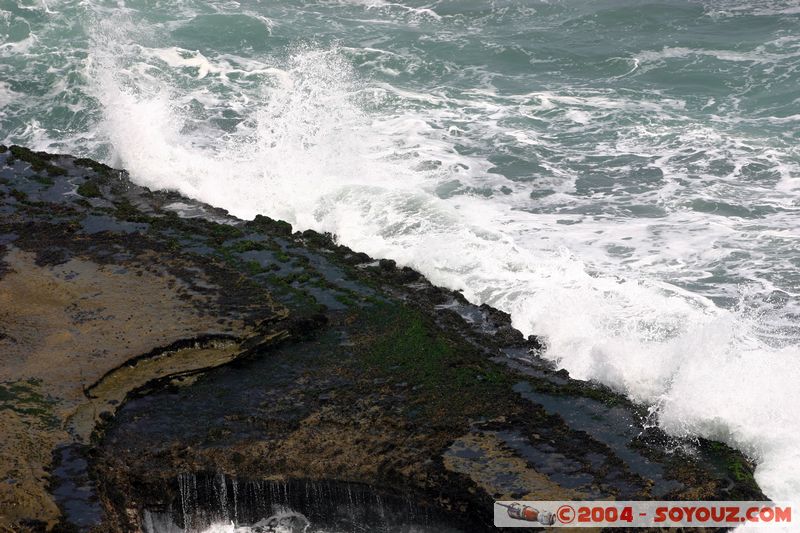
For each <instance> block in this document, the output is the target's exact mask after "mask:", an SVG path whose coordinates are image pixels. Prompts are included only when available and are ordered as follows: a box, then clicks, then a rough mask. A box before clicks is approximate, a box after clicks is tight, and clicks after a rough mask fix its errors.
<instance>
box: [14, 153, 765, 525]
mask: <svg viewBox="0 0 800 533" xmlns="http://www.w3.org/2000/svg"><path fill="white" fill-rule="evenodd" d="M0 302H1V303H2V305H0V358H2V365H0V408H2V410H3V413H4V415H5V416H4V417H3V419H2V422H0V424H2V426H3V427H2V431H0V439H2V446H0V509H2V512H0V530H2V529H3V528H6V529H8V530H10V531H19V530H45V529H47V528H50V527H53V526H56V527H58V528H61V529H62V530H69V528H72V530H73V531H84V530H90V529H94V530H96V531H141V530H143V529H146V528H149V529H151V530H153V528H154V527H155V526H154V525H153V524H154V523H156V522H157V523H159V524H162V526H159V527H162V529H160V530H163V531H166V530H167V529H163V528H165V527H167V526H166V525H164V524H171V525H170V526H169V527H173V526H174V527H184V526H191V527H194V528H197V527H201V525H202V524H203V523H208V522H210V521H212V520H215V519H219V520H235V521H238V522H241V523H245V522H246V523H255V522H258V520H261V519H265V518H267V517H266V516H260V515H261V514H265V513H266V512H267V509H271V506H272V505H289V506H292V507H293V508H295V510H296V511H299V512H301V513H304V514H305V515H306V516H307V517H311V518H312V519H315V520H316V521H317V523H319V521H324V520H325V516H333V515H336V516H338V514H337V513H338V512H339V511H336V509H338V510H341V509H345V508H346V509H350V511H349V512H350V513H351V515H352V516H351V518H352V520H351V521H356V522H358V521H360V522H362V523H366V522H369V520H370V518H368V517H366V516H364V515H363V513H364V512H366V511H364V510H369V509H373V510H374V509H378V508H381V509H383V512H384V515H385V516H390V517H394V518H392V519H391V520H390V519H388V518H387V519H385V520H384V522H380V521H378V525H377V526H374V528H377V529H380V527H382V526H380V524H381V523H383V524H384V525H386V524H389V523H390V522H391V521H392V520H394V522H397V517H398V516H403V513H404V511H403V509H412V510H413V513H411V514H410V515H409V516H411V515H413V516H414V520H415V522H414V523H421V524H422V525H425V524H428V525H429V526H430V527H432V528H433V529H431V530H440V529H442V528H444V527H445V525H447V527H451V528H454V529H456V530H461V531H483V530H489V529H493V527H492V501H493V500H494V499H540V500H548V499H551V500H554V499H567V498H569V499H572V498H576V499H581V498H586V499H611V498H617V499H650V498H660V499H722V500H733V499H762V498H763V494H762V493H761V491H760V490H759V488H758V487H757V486H756V484H755V482H754V481H753V478H752V464H751V463H750V462H748V461H747V459H746V458H744V457H743V456H742V455H741V454H739V453H738V452H735V451H733V450H731V449H729V448H727V447H726V446H724V445H721V444H719V443H713V442H706V441H702V440H700V441H693V442H686V441H681V440H676V439H671V438H669V437H667V436H666V435H664V434H662V433H661V432H660V431H659V430H657V429H656V428H654V427H652V424H649V423H648V422H649V421H648V420H647V412H646V411H644V410H643V409H641V408H640V407H638V406H636V405H633V404H631V403H630V402H628V401H627V400H626V399H625V398H623V397H621V396H619V395H617V394H615V393H613V392H612V391H610V390H608V389H606V388H604V387H600V386H597V385H594V384H591V383H585V382H579V381H575V380H572V379H570V378H569V376H568V375H567V374H566V372H564V371H556V370H555V369H554V368H552V366H551V365H550V364H549V363H548V362H546V361H544V360H542V359H540V358H539V357H538V356H537V353H538V351H539V350H540V349H541V348H542V341H541V340H540V339H536V338H529V339H525V338H523V336H522V335H521V334H520V333H519V332H518V331H516V330H514V329H513V328H512V327H511V323H510V319H509V317H508V315H506V314H505V313H502V312H500V311H497V310H495V309H492V308H490V307H488V306H480V307H478V306H474V305H471V304H469V303H468V302H467V301H466V300H465V299H464V298H463V297H462V296H461V295H460V294H459V293H456V292H451V291H447V290H443V289H440V288H437V287H434V286H432V285H431V284H430V283H429V282H428V281H427V280H425V279H424V278H423V277H422V276H420V275H419V274H418V273H417V272H415V271H413V270H411V269H408V268H401V267H398V266H397V265H396V264H395V263H394V262H393V261H391V260H380V261H377V260H374V259H372V258H370V257H368V256H366V255H365V254H362V253H358V252H354V251H352V250H349V249H347V248H345V247H343V246H339V245H338V244H337V243H336V242H335V239H334V238H333V237H332V236H330V235H321V234H318V233H314V232H311V231H306V232H293V231H292V228H291V227H290V226H289V225H288V224H286V223H284V222H279V221H273V220H271V219H268V218H266V217H262V216H259V217H256V219H255V220H252V221H241V220H237V219H235V218H233V217H230V216H228V215H227V213H225V212H224V211H221V210H219V209H215V208H212V207H209V206H206V205H203V204H199V203H197V202H194V201H192V200H189V199H187V198H184V197H181V196H179V195H177V194H176V193H170V192H152V191H149V190H147V189H145V188H142V187H138V186H136V185H133V184H132V183H131V182H130V181H129V180H128V177H127V175H126V174H125V173H124V172H120V171H116V170H113V169H110V168H108V167H106V166H105V165H102V164H99V163H96V162H93V161H90V160H85V159H74V158H72V157H68V156H51V155H48V154H37V153H33V152H30V151H27V150H25V149H22V148H18V147H13V148H11V149H6V148H2V149H0ZM28 465H30V466H28ZM215 479H221V480H222V481H217V482H216V483H217V485H216V486H217V489H216V490H211V489H208V490H206V489H203V488H202V487H204V486H211V487H214V482H213V481H212V482H211V485H208V483H209V481H208V480H215ZM191 480H194V481H193V482H192V481H191ZM198 480H200V485H199V486H200V489H198V488H196V487H197V486H198V485H197V483H198ZM204 484H205V485H204ZM192 487H194V488H192ZM242 487H249V488H247V489H242ZM254 487H260V488H259V489H256V488H254ZM276 487H281V490H284V489H285V491H286V492H285V493H280V494H279V491H278V492H276V491H277V489H276ZM319 487H323V488H324V487H327V489H324V490H328V491H329V492H328V494H329V496H328V497H327V501H328V503H327V504H325V505H329V506H331V505H332V506H333V507H331V509H334V508H335V509H334V510H330V509H328V510H325V509H327V508H325V507H324V505H323V504H322V503H321V502H322V501H324V500H325V498H311V497H310V496H307V495H306V496H304V494H305V492H304V491H311V492H313V491H314V490H317V489H318V488H319ZM189 488H191V490H189ZM241 490H244V491H245V492H247V491H248V490H249V491H250V492H251V494H250V495H249V496H244V494H245V492H241ZM259 490H260V491H261V493H259V494H262V496H261V497H260V498H261V499H260V500H258V501H259V502H260V503H258V504H256V503H253V504H252V505H251V504H248V503H245V502H248V501H251V500H252V498H256V496H254V494H256V493H258V491H259ZM320 490H323V489H320ZM214 494H216V495H217V496H213V495H214ZM266 494H270V497H269V498H267V497H266V496H265V495H266ZM309 494H310V492H309ZM320 494H323V493H320ZM353 494H357V495H358V497H357V498H356V500H357V501H356V502H355V503H353V502H352V501H350V502H348V501H347V500H348V498H351V499H352V497H353ZM348 495H349V496H348ZM240 496H241V498H240ZM248 498H250V499H248ZM359 498H360V500H359ZM252 501H254V502H255V501H256V500H252ZM377 501H380V502H385V505H383V504H381V505H378V504H377V503H375V502H377ZM358 502H361V503H358ZM340 504H341V505H340ZM259 506H260V507H259ZM409 512H410V511H409ZM359 513H361V514H359ZM382 516H383V515H382ZM337 520H339V521H338V522H336V524H338V526H337V527H340V528H342V527H344V528H346V526H345V525H342V524H344V523H345V522H346V521H345V522H342V520H343V519H339V518H337ZM154 521H155V522H154ZM386 528H387V529H388V525H387V526H386ZM156 529H158V528H156Z"/></svg>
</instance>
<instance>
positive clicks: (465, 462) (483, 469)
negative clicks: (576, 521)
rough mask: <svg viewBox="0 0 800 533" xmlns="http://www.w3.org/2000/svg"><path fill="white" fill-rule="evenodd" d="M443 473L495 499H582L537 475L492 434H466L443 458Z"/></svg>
mask: <svg viewBox="0 0 800 533" xmlns="http://www.w3.org/2000/svg"><path fill="white" fill-rule="evenodd" d="M443 462H444V466H445V468H446V469H447V470H450V471H452V472H458V473H460V474H463V475H466V476H467V477H469V478H470V479H471V480H472V481H473V482H474V483H475V484H476V485H477V486H479V487H481V488H483V489H484V490H485V491H486V493H487V494H490V495H492V496H493V497H494V498H496V499H498V500H557V499H561V500H573V499H581V497H582V496H583V497H585V495H582V494H581V493H580V492H578V491H575V490H570V489H567V488H565V487H563V486H561V485H559V484H558V483H555V482H553V481H551V480H550V479H549V477H548V476H547V475H546V474H542V473H540V472H537V471H536V470H534V469H533V468H531V467H530V466H529V465H528V462H527V461H526V460H525V459H523V458H521V457H519V456H517V455H516V454H515V453H514V452H513V451H512V450H509V449H508V448H507V447H506V446H505V445H504V443H503V441H502V440H501V439H500V438H498V437H497V436H496V435H495V434H494V433H492V432H473V433H468V434H466V435H464V436H462V437H461V438H459V439H457V440H456V441H455V442H453V444H452V445H451V446H450V448H449V449H448V450H447V451H446V452H445V453H444V456H443Z"/></svg>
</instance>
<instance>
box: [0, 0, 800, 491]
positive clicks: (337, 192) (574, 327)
mask: <svg viewBox="0 0 800 533" xmlns="http://www.w3.org/2000/svg"><path fill="white" fill-rule="evenodd" d="M0 140H2V141H3V142H5V143H6V144H9V143H18V144H25V145H29V146H33V147H35V148H38V149H46V150H50V151H61V152H69V153H73V154H80V155H87V156H93V157H96V158H99V159H102V160H104V161H106V162H108V163H110V164H112V165H115V166H118V167H124V168H127V169H129V170H130V172H131V174H132V177H133V179H134V180H135V181H137V182H138V183H141V184H144V185H147V186H149V187H152V188H168V189H175V190H178V191H180V192H182V193H184V194H186V195H189V196H191V197H194V198H198V199H200V200H203V201H205V202H208V203H210V204H213V205H217V206H220V207H224V208H226V209H228V210H229V211H231V212H232V213H233V214H235V215H237V216H240V217H244V218H249V217H253V216H255V215H256V214H259V213H263V214H266V215H269V216H271V217H274V218H281V219H284V220H287V221H289V222H291V223H292V224H293V225H294V226H295V227H296V228H298V229H306V228H311V229H315V230H320V231H330V232H333V233H335V234H336V235H337V236H338V239H339V240H340V242H342V243H343V244H346V245H348V246H350V247H352V248H354V249H356V250H359V251H364V252H367V253H369V254H371V255H373V256H377V257H390V258H393V259H396V260H397V261H398V262H399V263H402V264H406V265H411V266H413V267H415V268H417V269H419V270H420V271H421V272H423V273H424V274H426V275H427V276H428V277H429V278H430V279H431V280H432V281H434V282H435V283H437V284H440V285H444V286H447V287H450V288H453V289H461V290H463V291H464V294H465V296H467V298H469V299H470V300H472V301H474V302H477V303H483V302H486V303H489V304H491V305H494V306H496V307H498V308H501V309H503V310H505V311H508V312H510V313H511V314H512V316H513V320H514V323H515V325H516V326H517V327H518V328H519V329H520V330H522V331H523V332H524V333H526V334H537V335H540V336H542V337H544V338H545V339H546V342H547V346H548V348H547V351H546V354H545V356H546V357H548V358H550V359H552V360H554V361H555V362H557V364H558V365H560V366H561V367H563V368H566V369H567V370H568V371H569V372H570V374H571V375H573V376H575V377H578V378H581V379H587V380H596V381H599V382H602V383H606V384H608V385H610V386H612V387H614V388H616V389H618V390H620V391H622V392H624V393H625V394H627V395H628V396H630V397H631V398H633V399H634V400H636V401H638V402H641V403H642V404H645V405H647V406H649V407H650V412H651V417H652V423H653V424H658V425H659V426H661V427H662V428H664V429H665V430H666V431H667V432H669V433H671V434H675V435H682V436H689V437H697V436H702V437H708V438H712V439H718V440H721V441H724V442H727V443H729V444H731V445H732V446H734V447H736V448H738V449H740V450H743V451H744V452H745V453H747V454H748V455H749V456H751V457H752V458H753V459H754V460H755V461H756V462H757V464H758V468H757V480H758V482H759V483H760V485H761V486H762V488H763V489H764V491H765V492H766V493H767V495H768V496H770V497H771V498H773V499H776V500H793V499H800V468H799V467H798V466H797V465H798V464H800V249H799V248H800V246H799V245H800V4H798V3H797V1H795V0H725V1H722V0H696V1H688V0H671V1H655V2H653V1H651V2H644V1H635V0H593V1H591V0H564V1H557V0H550V1H534V0H517V1H512V0H495V1H486V0H482V1H479V0H430V1H428V2H423V1H416V0H398V1H388V0H302V1H301V0H281V1H277V0H241V1H236V0H202V1H201V0H147V1H145V0H116V1H109V0H0Z"/></svg>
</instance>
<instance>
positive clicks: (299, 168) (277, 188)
mask: <svg viewBox="0 0 800 533" xmlns="http://www.w3.org/2000/svg"><path fill="white" fill-rule="evenodd" d="M100 39H102V35H101V36H100ZM125 53H128V54H130V52H129V51H125ZM133 53H134V57H133V59H132V60H131V59H130V56H128V58H129V59H128V60H126V62H123V63H120V61H119V56H120V55H124V54H118V53H116V52H115V51H114V47H113V46H108V44H107V43H100V44H97V45H96V46H95V49H94V51H93V61H94V63H93V69H94V70H93V73H92V77H91V79H92V80H93V82H94V83H95V85H94V94H95V97H96V98H97V99H98V100H99V101H100V102H101V104H102V105H103V107H104V109H105V122H104V125H103V133H104V134H105V135H106V136H107V137H108V139H109V141H110V143H111V145H113V148H114V154H115V157H116V163H117V164H118V165H120V166H123V167H125V168H128V169H129V170H130V171H131V173H132V177H133V179H134V180H136V181H138V182H139V183H141V184H144V185H147V186H149V187H153V188H166V189H176V190H178V191H180V192H182V193H184V194H186V195H188V196H191V197H194V198H197V199H199V200H202V201H204V202H208V203H210V204H213V205H217V206H221V207H224V208H226V209H228V210H229V211H231V212H232V213H233V214H235V215H237V216H240V217H243V218H250V217H253V216H254V215H256V214H258V213H264V214H267V215H269V216H272V217H276V218H281V219H284V220H288V221H289V222H291V223H292V224H293V225H294V226H295V227H297V228H298V229H306V228H311V229H315V230H318V231H329V232H332V233H335V234H336V235H337V236H338V238H339V239H340V240H341V242H343V243H344V244H346V245H348V246H351V247H353V248H354V249H357V250H359V251H364V252H367V253H369V254H370V255H373V256H378V257H392V258H394V259H396V260H398V261H399V262H401V263H403V264H408V265H411V266H414V267H415V268H417V269H419V270H420V271H421V272H423V273H424V274H426V275H427V276H428V277H429V278H430V279H431V280H432V281H433V282H434V283H437V284H441V285H444V286H447V287H449V288H453V289H461V290H463V291H464V294H465V295H466V296H467V297H468V298H469V299H470V300H472V301H474V302H477V303H483V302H487V303H490V304H492V305H495V306H497V307H499V308H501V309H503V310H505V311H508V312H510V313H511V314H512V317H513V320H514V324H515V326H516V327H518V328H519V329H520V330H521V331H523V333H525V334H532V333H535V334H539V335H543V336H544V337H545V338H546V340H547V343H548V346H549V348H548V351H547V354H546V355H547V357H550V358H552V359H553V360H555V361H557V362H558V364H560V365H561V366H563V367H564V368H566V369H568V370H569V371H570V373H571V374H572V375H574V376H575V377H578V378H581V379H596V380H598V381H602V382H604V383H607V384H609V385H611V386H613V387H615V388H616V389H618V390H620V391H622V392H624V393H625V394H627V395H628V396H630V397H631V398H633V399H634V400H636V401H639V402H642V403H645V404H647V405H650V406H652V412H653V416H654V419H655V420H657V422H658V423H659V424H660V425H661V426H662V427H663V428H664V429H665V430H667V431H668V432H670V433H672V434H676V435H685V436H690V437H692V436H702V437H707V438H712V439H718V440H722V441H724V442H727V443H729V444H731V445H733V446H736V447H738V448H739V449H742V450H744V451H745V452H746V453H748V454H750V455H751V456H752V457H753V458H755V459H756V460H757V462H758V465H759V466H758V471H757V480H758V482H759V484H760V485H761V486H762V488H763V489H764V490H765V491H766V493H767V494H768V495H769V496H770V497H772V498H773V499H777V500H791V499H798V497H800V471H798V470H797V468H796V465H797V464H798V461H799V460H800V433H798V431H799V430H798V428H800V399H799V398H798V395H797V394H796V390H797V383H800V350H799V349H798V348H797V346H796V345H783V346H770V345H768V344H767V343H765V342H764V341H763V340H762V339H761V337H760V335H759V328H761V327H763V320H762V319H761V318H759V316H757V315H755V316H754V315H753V314H751V313H749V312H747V311H746V310H744V309H743V310H740V311H737V310H735V309H734V310H726V309H722V308H719V307H717V306H715V305H714V304H713V303H712V302H711V301H710V300H708V299H707V298H704V297H702V296H700V295H697V294H693V293H690V292H688V291H684V290H681V289H679V288H677V287H675V286H672V285H669V284H666V283H662V282H658V281H654V280H649V279H646V278H643V277H639V276H637V275H636V274H634V273H632V274H630V275H629V276H627V277H626V278H619V277H616V276H613V275H609V274H602V273H596V272H593V271H592V270H593V269H592V265H588V266H587V265H585V264H584V263H583V262H582V261H581V259H580V257H576V256H574V255H573V254H572V253H571V252H570V251H569V250H566V249H560V248H559V247H558V246H553V245H550V244H549V243H548V242H549V241H548V242H545V241H538V240H537V239H536V233H535V229H534V230H532V229H533V228H539V227H544V226H547V225H548V224H549V222H548V220H547V219H546V217H544V216H542V215H536V214H532V213H520V212H517V211H515V212H514V213H513V214H512V212H511V210H512V206H511V205H509V204H504V203H502V202H487V201H485V200H484V199H482V198H481V197H477V196H468V195H462V196H457V197H453V198H450V199H442V198H441V197H440V196H439V195H437V194H436V193H435V189H436V187H437V186H439V185H441V184H442V183H443V182H447V180H454V179H463V180H464V181H465V182H468V181H469V180H470V179H473V180H475V179H477V176H479V175H482V174H483V173H484V171H485V170H486V168H487V167H488V166H489V165H488V164H487V163H486V162H485V161H482V160H480V159H479V158H474V159H470V158H467V157H464V156H457V155H456V153H455V150H454V148H453V145H452V141H451V142H448V141H447V140H445V139H443V138H442V137H434V136H429V137H426V136H424V135H420V134H419V131H420V129H424V128H425V126H424V124H425V120H424V117H422V118H421V117H420V116H419V115H415V114H414V113H413V112H410V111H409V112H408V113H406V114H405V115H398V116H392V117H386V116H382V115H380V114H379V113H371V112H368V111H366V109H370V108H380V106H381V100H380V99H381V98H384V97H386V95H385V93H382V92H381V91H376V90H373V89H374V88H373V89H371V88H369V87H365V86H363V85H362V84H360V82H359V80H358V78H357V77H356V76H355V75H354V74H353V71H352V68H351V67H350V66H349V64H348V62H347V61H346V60H344V59H343V57H342V54H341V53H340V52H339V51H338V50H337V49H336V48H333V49H319V48H314V47H306V48H301V49H299V50H296V51H295V53H294V54H293V55H291V57H289V58H288V59H287V60H285V61H281V62H276V63H274V64H269V63H264V64H263V65H261V67H262V68H261V70H262V71H263V72H265V73H267V74H264V75H263V76H264V77H263V79H262V83H261V88H262V89H261V91H262V92H261V93H260V95H259V98H258V99H257V101H253V100H252V99H251V100H249V101H248V102H245V103H243V104H242V108H241V110H240V111H241V113H242V115H243V116H244V117H245V119H244V120H243V121H242V122H240V123H239V124H238V125H237V126H236V127H235V129H232V130H229V131H227V132H226V133H225V134H224V135H222V136H221V137H220V134H219V131H218V130H210V129H207V128H203V127H196V126H195V122H194V120H193V119H194V117H192V116H191V114H188V113H187V112H186V111H185V110H184V109H185V106H181V105H180V102H181V99H182V98H183V96H182V95H181V88H180V87H176V86H173V85H170V83H169V81H168V79H166V78H163V77H162V78H159V77H158V76H156V75H154V74H153V75H150V74H148V75H142V74H143V73H148V72H151V71H150V70H147V69H143V68H141V64H139V62H143V61H145V59H144V58H142V57H140V56H137V55H136V54H139V53H140V51H139V52H137V51H134V52H133ZM168 57H169V58H172V59H174V56H168ZM208 61H212V60H211V59H208ZM193 64H194V63H193ZM203 65H205V63H203ZM203 68H204V69H205V70H204V72H208V73H212V72H214V68H216V67H215V66H214V65H211V66H208V67H206V66H203ZM276 72H280V75H275V73H276ZM270 73H272V74H270ZM208 77H212V76H211V75H209V76H208ZM219 77H220V78H222V76H219ZM371 99H372V100H371ZM374 100H377V102H376V101H374ZM432 159H435V160H436V161H440V162H442V164H440V165H436V166H431V165H429V164H428V163H429V162H430V161H431V160H432ZM512 215H513V216H512ZM512 218H513V220H515V221H516V222H515V223H516V224H517V225H519V226H522V227H525V228H527V234H528V235H530V233H531V231H533V237H526V238H522V237H521V236H520V235H519V234H517V233H515V232H513V231H510V230H509V229H508V228H509V227H510V226H509V224H508V222H509V220H511V219H512Z"/></svg>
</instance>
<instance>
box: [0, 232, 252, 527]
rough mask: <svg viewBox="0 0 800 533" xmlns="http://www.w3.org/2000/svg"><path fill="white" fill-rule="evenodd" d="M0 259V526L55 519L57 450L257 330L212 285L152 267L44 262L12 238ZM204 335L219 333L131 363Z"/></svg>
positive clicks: (223, 357) (229, 354)
mask: <svg viewBox="0 0 800 533" xmlns="http://www.w3.org/2000/svg"><path fill="white" fill-rule="evenodd" d="M2 260H3V262H4V263H5V264H6V265H7V267H8V270H7V272H6V274H5V275H4V276H3V277H2V278H0V331H2V335H0V409H2V412H1V413H0V414H2V415H3V416H2V417H1V418H0V508H2V510H3V512H2V513H0V531H2V530H3V528H4V527H5V528H7V527H11V524H14V523H15V521H16V520H17V519H18V518H24V517H37V519H39V520H42V521H44V522H46V523H47V524H49V525H52V524H54V523H55V522H56V521H57V519H58V516H59V510H58V508H57V506H56V505H55V503H54V502H53V499H52V497H51V495H50V494H49V493H48V490H47V485H48V482H49V475H48V470H49V468H50V467H51V463H52V455H53V450H54V449H55V448H56V447H57V446H60V445H63V444H66V443H69V442H74V441H78V442H80V441H84V442H85V441H86V440H87V439H88V438H89V436H90V435H91V433H92V431H93V429H94V427H95V424H96V422H97V420H98V417H99V416H100V414H101V413H103V412H105V411H112V412H113V410H114V409H115V408H116V406H118V405H119V404H120V403H122V402H123V401H124V399H125V397H126V396H127V394H128V393H129V392H131V391H132V390H134V389H136V388H138V387H141V386H143V385H144V384H146V383H148V382H149V381H151V380H154V379H159V378H165V377H169V376H172V375H181V374H191V373H193V372H196V371H198V370H201V369H206V368H210V367H215V366H219V365H221V364H225V363H227V362H230V361H231V360H232V359H234V358H235V357H236V356H237V355H238V354H239V353H240V352H241V350H240V346H239V342H238V339H240V338H243V337H246V336H248V335H249V334H250V333H252V330H251V328H250V326H248V325H246V324H245V322H244V321H243V320H236V319H231V318H230V317H225V319H224V320H220V316H219V315H218V314H215V313H214V312H213V309H214V308H215V300H214V298H215V297H216V293H215V291H209V296H205V295H203V294H201V293H198V292H197V291H193V290H191V288H188V287H186V286H185V283H184V282H183V281H181V280H180V279H178V278H175V277H174V276H171V275H169V274H168V273H166V272H161V271H158V270H157V269H153V268H145V267H137V265H136V264H135V263H133V262H132V264H127V265H125V267H124V268H123V267H120V266H119V265H101V264H98V263H94V262H92V261H89V260H86V259H82V258H77V257H73V258H71V259H69V260H68V261H66V262H65V263H62V264H59V265H54V266H39V265H37V263H36V254H34V253H30V252H25V251H22V250H20V249H18V248H15V247H13V246H9V247H6V253H5V255H4V257H3V258H2ZM202 275H203V273H202V272H198V273H197V276H198V278H201V277H202ZM209 336H218V337H224V339H222V340H214V341H211V342H207V343H203V344H199V345H196V346H188V347H182V348H181V349H177V350H174V351H167V352H164V353H159V354H158V356H155V357H151V358H147V359H145V360H138V361H136V362H135V364H126V363H128V362H129V361H131V360H135V359H136V358H137V357H139V356H140V355H141V354H147V353H150V352H153V351H156V352H158V348H159V347H162V346H170V345H172V344H174V343H176V342H178V341H181V340H186V339H193V338H198V337H209ZM41 391H46V395H45V393H44V392H41Z"/></svg>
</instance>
